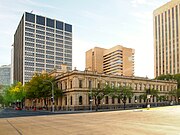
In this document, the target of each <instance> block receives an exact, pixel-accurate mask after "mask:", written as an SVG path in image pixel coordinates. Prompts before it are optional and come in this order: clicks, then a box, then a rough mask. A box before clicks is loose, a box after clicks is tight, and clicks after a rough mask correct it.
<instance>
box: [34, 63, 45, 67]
mask: <svg viewBox="0 0 180 135" xmlns="http://www.w3.org/2000/svg"><path fill="white" fill-rule="evenodd" d="M36 66H37V67H44V64H41V63H36Z"/></svg>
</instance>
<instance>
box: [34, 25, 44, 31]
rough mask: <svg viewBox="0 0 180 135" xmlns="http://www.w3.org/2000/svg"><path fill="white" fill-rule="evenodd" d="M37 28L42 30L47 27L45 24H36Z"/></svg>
mask: <svg viewBox="0 0 180 135" xmlns="http://www.w3.org/2000/svg"><path fill="white" fill-rule="evenodd" d="M36 28H37V29H40V30H45V27H44V26H40V25H36Z"/></svg>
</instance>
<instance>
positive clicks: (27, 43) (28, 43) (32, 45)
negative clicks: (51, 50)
mask: <svg viewBox="0 0 180 135" xmlns="http://www.w3.org/2000/svg"><path fill="white" fill-rule="evenodd" d="M25 45H26V46H30V47H34V43H30V42H25Z"/></svg>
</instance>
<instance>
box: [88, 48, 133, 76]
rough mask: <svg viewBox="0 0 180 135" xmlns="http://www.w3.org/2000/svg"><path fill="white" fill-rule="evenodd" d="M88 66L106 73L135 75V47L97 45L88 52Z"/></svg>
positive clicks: (89, 68)
mask: <svg viewBox="0 0 180 135" xmlns="http://www.w3.org/2000/svg"><path fill="white" fill-rule="evenodd" d="M86 68H87V69H88V70H91V71H97V72H98V73H104V74H117V75H123V76H134V49H131V48H126V47H123V46H120V45H117V46H115V47H112V48H110V49H104V48H99V47H95V48H93V49H90V50H88V51H87V52H86Z"/></svg>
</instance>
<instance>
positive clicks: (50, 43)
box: [46, 41, 54, 46]
mask: <svg viewBox="0 0 180 135" xmlns="http://www.w3.org/2000/svg"><path fill="white" fill-rule="evenodd" d="M46 44H47V45H51V46H54V43H53V42H48V41H46Z"/></svg>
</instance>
